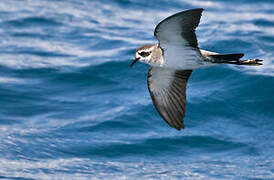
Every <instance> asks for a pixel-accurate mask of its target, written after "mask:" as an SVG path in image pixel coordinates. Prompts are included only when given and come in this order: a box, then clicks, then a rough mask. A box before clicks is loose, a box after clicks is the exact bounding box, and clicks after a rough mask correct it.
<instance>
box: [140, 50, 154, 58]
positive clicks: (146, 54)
mask: <svg viewBox="0 0 274 180" xmlns="http://www.w3.org/2000/svg"><path fill="white" fill-rule="evenodd" d="M150 53H151V51H149V52H144V51H142V52H139V53H138V54H140V56H142V57H146V56H149V55H150Z"/></svg>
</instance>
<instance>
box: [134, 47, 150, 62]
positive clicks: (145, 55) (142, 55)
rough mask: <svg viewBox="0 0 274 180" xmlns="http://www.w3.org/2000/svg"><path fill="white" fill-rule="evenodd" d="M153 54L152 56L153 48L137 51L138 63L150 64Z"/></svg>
mask: <svg viewBox="0 0 274 180" xmlns="http://www.w3.org/2000/svg"><path fill="white" fill-rule="evenodd" d="M151 54H152V48H149V49H142V50H138V51H136V54H135V59H138V61H141V62H144V63H149V61H150V58H151Z"/></svg>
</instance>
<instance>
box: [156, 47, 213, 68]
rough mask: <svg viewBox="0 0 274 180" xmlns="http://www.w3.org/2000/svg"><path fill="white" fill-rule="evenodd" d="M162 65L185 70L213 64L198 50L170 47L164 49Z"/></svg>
mask: <svg viewBox="0 0 274 180" xmlns="http://www.w3.org/2000/svg"><path fill="white" fill-rule="evenodd" d="M164 52H165V53H164V59H163V63H162V64H161V66H162V67H165V68H171V69H177V70H187V69H197V68H203V67H208V66H212V65H214V64H213V63H211V62H209V61H205V58H204V57H203V56H202V55H201V53H200V51H199V50H197V49H193V48H191V47H185V48H182V47H179V48H177V47H172V48H169V49H168V50H166V51H164Z"/></svg>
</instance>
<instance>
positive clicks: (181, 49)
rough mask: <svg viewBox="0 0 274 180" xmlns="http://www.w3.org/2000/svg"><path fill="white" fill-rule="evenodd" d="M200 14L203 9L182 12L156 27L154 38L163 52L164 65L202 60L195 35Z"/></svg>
mask: <svg viewBox="0 0 274 180" xmlns="http://www.w3.org/2000/svg"><path fill="white" fill-rule="evenodd" d="M202 12H203V9H191V10H186V11H182V12H179V13H177V14H174V15H172V16H169V17H167V18H166V19H164V20H163V21H161V22H160V23H159V24H158V25H157V26H156V28H155V31H154V36H155V37H156V38H157V39H158V41H159V45H160V47H161V48H162V49H163V50H164V54H165V63H167V64H172V65H173V66H175V65H176V63H177V62H178V61H185V63H186V64H191V63H193V62H194V61H199V60H200V59H202V58H201V57H202V56H201V53H200V50H199V48H198V42H197V37H196V34H195V29H196V28H197V26H198V25H199V22H200V19H201V15H202Z"/></svg>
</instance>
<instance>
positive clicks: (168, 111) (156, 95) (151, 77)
mask: <svg viewBox="0 0 274 180" xmlns="http://www.w3.org/2000/svg"><path fill="white" fill-rule="evenodd" d="M191 73H192V70H181V71H178V70H172V69H166V68H160V67H152V68H151V69H150V70H149V72H148V78H147V83H148V89H149V92H150V95H151V98H152V101H153V104H154V106H155V107H156V109H157V111H158V112H159V114H160V115H161V117H162V118H163V119H164V120H165V121H166V122H167V123H168V124H169V125H170V126H171V127H174V128H176V129H178V130H180V129H181V128H184V117H185V106H186V84H187V81H188V78H189V77H190V75H191Z"/></svg>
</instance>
